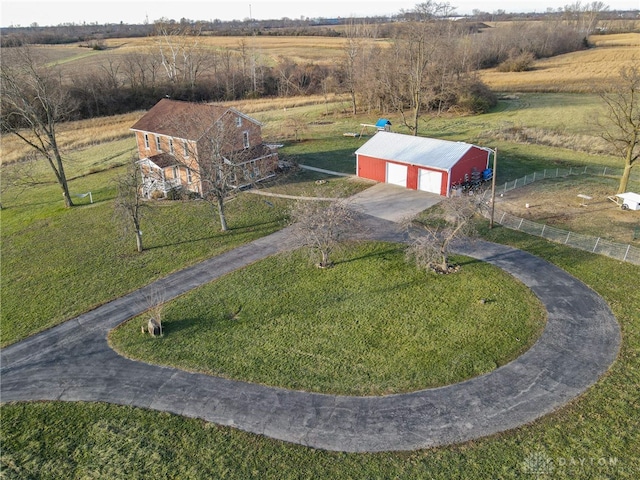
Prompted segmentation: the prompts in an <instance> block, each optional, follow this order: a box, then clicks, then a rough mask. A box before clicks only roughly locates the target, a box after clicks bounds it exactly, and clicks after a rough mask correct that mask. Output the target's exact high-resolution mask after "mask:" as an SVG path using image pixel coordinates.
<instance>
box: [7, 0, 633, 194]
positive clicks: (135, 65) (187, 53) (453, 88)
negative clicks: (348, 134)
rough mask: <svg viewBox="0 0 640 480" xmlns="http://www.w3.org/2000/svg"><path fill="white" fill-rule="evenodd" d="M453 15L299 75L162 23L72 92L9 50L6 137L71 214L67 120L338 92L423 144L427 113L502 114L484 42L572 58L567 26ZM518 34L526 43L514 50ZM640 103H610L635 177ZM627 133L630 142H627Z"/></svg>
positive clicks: (25, 53) (441, 12) (410, 26)
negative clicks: (211, 47)
mask: <svg viewBox="0 0 640 480" xmlns="http://www.w3.org/2000/svg"><path fill="white" fill-rule="evenodd" d="M450 13H451V9H450V7H449V5H448V4H446V3H445V4H440V3H436V2H432V1H429V2H426V3H423V4H420V5H418V6H417V7H416V9H415V11H414V15H415V19H414V21H413V22H407V23H406V24H403V25H402V26H401V27H398V28H397V29H396V31H395V34H394V37H393V40H392V41H391V42H389V43H387V44H385V45H380V44H379V43H377V42H373V41H371V40H372V35H373V33H375V32H373V31H372V30H371V29H370V28H369V27H368V26H366V25H357V24H352V25H351V26H350V28H349V29H348V31H347V38H346V40H345V46H344V53H343V56H342V59H341V60H340V61H339V62H337V64H336V65H334V66H331V67H329V66H316V65H308V66H299V65H296V64H294V63H293V62H291V61H288V60H282V61H281V62H280V63H279V64H278V65H276V66H270V67H268V66H266V64H265V62H264V61H262V60H261V57H260V55H259V50H258V49H257V48H256V47H255V45H254V44H252V43H251V42H252V41H251V39H247V40H246V41H243V42H241V44H240V45H239V46H238V48H237V49H236V50H235V51H232V50H230V49H227V50H221V51H218V52H210V51H207V50H205V49H204V48H203V46H202V45H201V44H200V37H198V36H192V35H186V34H185V32H184V31H183V30H181V29H178V30H176V29H174V28H172V27H171V25H164V26H163V25H162V24H159V25H157V28H158V32H159V33H160V35H159V36H158V37H156V38H157V43H156V45H155V46H154V47H153V48H152V50H151V51H147V52H140V53H136V54H132V55H130V56H127V57H126V58H125V59H123V60H119V61H116V60H111V61H109V62H107V63H106V64H105V65H103V66H102V69H101V70H100V71H99V72H94V73H89V74H86V75H85V76H84V77H77V78H74V79H72V80H73V81H72V82H70V81H69V80H70V79H69V78H65V77H64V75H62V73H61V71H59V70H58V69H57V68H56V67H49V66H46V64H45V63H44V62H41V61H40V60H39V59H38V58H36V57H35V56H34V55H33V52H32V51H31V49H29V48H28V47H20V48H13V49H8V50H7V51H4V52H3V62H2V66H1V82H2V84H1V87H2V104H1V107H2V114H1V125H0V127H1V129H2V132H3V133H13V134H15V135H17V136H19V137H20V138H21V139H22V140H23V141H25V142H26V143H28V144H29V145H30V146H31V147H32V148H33V151H34V152H36V153H37V154H39V155H40V156H41V157H42V158H44V159H45V160H46V161H47V162H48V164H49V166H50V167H51V170H52V171H53V173H54V175H55V176H56V179H57V181H58V183H59V184H60V187H61V189H62V192H63V197H64V200H65V205H67V206H71V205H72V201H71V197H70V195H69V191H68V186H67V180H66V176H65V172H64V162H63V159H62V154H61V152H60V148H59V146H58V143H57V137H56V126H57V124H58V123H59V122H61V121H65V120H68V119H71V118H77V117H78V116H81V115H88V116H95V115H106V114H111V113H115V112H116V111H119V108H121V106H122V105H124V104H126V105H127V108H140V107H149V106H151V105H153V104H154V103H155V102H156V101H157V99H158V97H159V96H160V95H158V93H160V92H167V91H168V92H171V94H172V95H171V96H173V97H174V98H175V97H177V98H184V97H186V98H184V99H188V100H221V99H227V100H228V99H233V98H239V97H242V96H247V95H255V96H260V95H265V94H276V93H279V94H282V95H290V94H295V95H300V94H310V93H317V92H323V93H326V92H328V91H335V92H347V93H348V94H349V96H350V98H351V103H352V110H353V113H354V114H355V113H357V111H358V110H359V109H366V110H376V111H381V112H390V111H393V112H396V113H397V114H398V115H399V116H400V117H401V119H402V122H403V123H404V125H405V126H406V127H407V128H408V129H409V130H410V131H411V132H413V134H415V135H417V134H418V133H419V131H420V126H421V122H423V121H424V120H425V118H428V117H427V114H431V115H434V114H435V115H437V114H439V113H442V112H444V111H451V110H452V109H454V110H466V111H473V112H479V111H485V110H487V109H488V108H490V107H491V106H492V105H493V102H495V98H494V97H493V95H492V94H491V92H490V91H489V90H488V89H487V88H486V87H485V86H484V85H483V84H482V83H481V82H480V81H479V80H478V79H477V78H476V76H475V71H476V69H477V68H478V66H479V65H481V64H482V63H484V62H486V60H483V57H481V56H479V55H478V52H482V51H484V50H482V49H478V44H480V43H484V45H488V46H486V47H484V48H485V49H486V50H487V51H493V50H492V46H494V45H495V46H497V47H496V49H497V50H496V51H502V53H501V54H500V55H505V54H506V53H505V52H504V48H503V46H504V45H505V44H506V43H510V44H511V45H512V46H511V48H514V47H513V45H519V47H517V48H520V49H530V48H532V46H534V45H538V46H540V48H541V50H540V52H545V51H546V50H545V48H547V49H549V48H550V49H551V50H549V51H552V50H553V51H555V50H557V48H569V44H570V42H568V41H558V38H564V36H565V35H566V36H568V37H569V38H571V39H573V40H576V38H578V37H575V36H570V35H569V34H568V33H566V32H565V31H564V30H562V29H559V28H556V29H551V30H548V31H546V33H547V35H541V34H540V32H538V31H535V35H533V36H531V37H530V36H529V35H527V29H520V30H518V29H517V28H516V27H514V28H513V29H509V28H507V29H504V30H502V33H500V34H499V35H504V37H503V40H502V41H501V42H498V41H496V42H495V44H491V42H489V41H487V40H488V39H490V38H495V35H496V34H493V33H492V34H488V33H487V32H482V33H474V32H471V31H469V30H468V29H465V28H463V27H461V26H460V24H457V23H456V22H452V21H450V20H448V19H447V17H448V15H449V14H450ZM559 31H560V33H559ZM562 32H564V33H562ZM489 35H493V37H491V36H489ZM510 35H512V36H513V38H515V37H517V38H519V39H520V40H521V42H520V43H517V42H515V41H511V42H507V40H506V39H509V38H512V37H510ZM567 42H568V43H567ZM553 45H556V46H555V47H553ZM574 46H575V45H574ZM500 49H502V50H500ZM485 53H486V52H485ZM500 55H498V58H500ZM637 70H638V69H637V68H636V69H632V70H630V71H628V72H627V73H626V75H625V76H623V77H622V80H623V82H622V85H623V87H621V88H623V90H624V91H622V90H621V92H622V93H620V95H622V96H623V97H621V98H626V97H625V95H626V96H628V95H629V94H632V95H637V88H638V85H637V81H636V82H635V83H634V80H633V79H634V78H636V77H637V75H638V74H637ZM634 72H635V73H634ZM630 92H631V93H630ZM634 92H635V93H634ZM165 95H166V93H165ZM163 96H164V95H163ZM608 98H609V97H608ZM633 98H635V97H633ZM636 101H637V100H636ZM636 101H634V102H631V103H623V102H621V101H618V102H609V111H610V112H614V111H615V112H618V111H620V113H616V114H615V115H613V114H612V116H613V119H614V122H613V123H614V125H615V119H616V118H621V119H622V120H621V121H625V119H627V118H630V119H632V120H631V121H630V122H627V123H626V124H624V125H621V124H619V125H618V126H617V128H616V127H614V131H623V133H624V134H623V135H622V137H623V138H622V139H621V138H620V135H618V136H617V137H615V136H614V135H611V134H610V135H609V136H608V138H609V139H610V141H611V142H615V143H612V144H615V145H616V146H618V145H620V144H622V145H623V146H622V147H620V148H623V149H626V150H625V152H629V151H630V153H625V156H626V158H628V160H627V164H628V165H629V168H631V165H632V164H633V163H634V162H635V161H636V159H637V118H636V117H637V110H638V107H637V103H635V102H636ZM147 102H149V103H148V104H146V103H147ZM627 113H628V114H629V115H627ZM633 122H636V123H633ZM609 123H610V124H611V122H609ZM619 123H620V121H619ZM629 128H630V129H631V132H628V133H627V130H628V129H629ZM625 129H627V130H625ZM633 132H635V133H633ZM632 133H633V134H634V135H635V137H633V136H632ZM614 137H615V138H614ZM629 145H630V146H629ZM625 187H626V185H625ZM621 188H622V186H621Z"/></svg>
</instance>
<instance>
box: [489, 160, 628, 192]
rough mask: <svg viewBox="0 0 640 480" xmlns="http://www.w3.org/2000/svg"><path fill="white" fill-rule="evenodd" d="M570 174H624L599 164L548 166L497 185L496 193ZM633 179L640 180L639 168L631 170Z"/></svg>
mask: <svg viewBox="0 0 640 480" xmlns="http://www.w3.org/2000/svg"><path fill="white" fill-rule="evenodd" d="M570 175H593V176H599V177H620V176H622V169H621V168H613V167H599V166H591V165H589V166H585V167H570V168H546V169H544V170H543V171H541V172H533V173H532V174H529V175H525V176H524V177H521V178H517V179H515V180H512V181H510V182H505V183H504V184H500V185H496V193H497V194H500V193H506V192H508V191H510V190H514V189H516V188H519V187H524V186H525V185H529V184H530V183H533V182H536V181H538V180H544V179H545V178H558V177H568V176H570ZM631 180H632V181H640V171H639V170H638V169H636V170H631Z"/></svg>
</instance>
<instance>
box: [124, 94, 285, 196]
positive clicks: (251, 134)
mask: <svg viewBox="0 0 640 480" xmlns="http://www.w3.org/2000/svg"><path fill="white" fill-rule="evenodd" d="M130 129H131V130H132V131H134V132H135V135H136V141H137V144H138V155H139V158H140V160H139V163H140V167H141V171H142V195H143V196H145V197H147V198H149V197H151V196H156V195H160V196H166V195H167V193H168V192H169V191H171V190H172V189H176V188H177V189H182V190H186V191H189V192H193V193H196V194H198V195H206V194H207V183H208V182H207V178H206V177H207V175H212V173H211V172H222V171H223V170H224V171H225V172H226V173H225V174H229V175H230V176H229V177H228V178H229V182H230V183H231V184H232V185H233V186H234V187H242V186H246V185H249V184H251V183H254V182H257V181H260V180H263V179H265V178H267V177H270V176H272V175H273V174H274V172H275V170H276V168H277V166H278V152H277V150H275V149H274V148H271V147H268V146H267V145H265V144H264V143H263V141H262V124H261V123H260V122H258V121H257V120H255V119H254V118H251V117H250V116H248V115H245V114H244V113H242V112H240V111H238V110H236V109H234V108H230V107H226V106H223V105H212V104H204V103H192V102H183V101H177V100H170V99H167V98H164V99H162V100H160V101H159V102H158V103H157V104H156V105H155V106H153V107H152V108H151V109H150V110H149V111H148V112H147V113H146V114H145V115H144V116H143V117H142V118H141V119H140V120H138V121H137V122H136V123H135V124H134V125H133V126H132V127H131V128H130ZM218 174H219V173H218ZM213 175H216V173H213Z"/></svg>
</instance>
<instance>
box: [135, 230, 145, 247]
mask: <svg viewBox="0 0 640 480" xmlns="http://www.w3.org/2000/svg"><path fill="white" fill-rule="evenodd" d="M136 247H137V249H138V252H142V250H144V248H143V247H142V233H141V232H140V230H136Z"/></svg>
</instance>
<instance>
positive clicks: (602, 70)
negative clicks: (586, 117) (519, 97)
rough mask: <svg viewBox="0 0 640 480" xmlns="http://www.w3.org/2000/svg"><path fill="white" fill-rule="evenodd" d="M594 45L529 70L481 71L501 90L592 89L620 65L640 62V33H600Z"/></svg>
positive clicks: (583, 90)
mask: <svg viewBox="0 0 640 480" xmlns="http://www.w3.org/2000/svg"><path fill="white" fill-rule="evenodd" d="M590 43H591V44H592V45H594V47H593V48H590V49H588V50H583V51H580V52H573V53H567V54H565V55H558V56H556V57H551V58H545V59H541V60H538V61H536V62H535V64H534V67H533V70H531V71H528V72H515V73H511V72H510V73H502V72H498V71H497V70H496V69H489V70H484V71H481V72H480V78H481V79H482V80H483V81H484V82H485V83H486V84H487V85H488V86H489V87H490V88H491V89H493V90H496V91H501V92H578V93H590V92H594V91H597V90H599V89H601V88H603V87H606V85H607V83H608V82H609V81H610V80H611V79H612V78H614V77H615V76H616V75H617V73H618V71H619V70H620V68H621V67H624V66H631V65H639V66H640V33H625V34H613V35H597V36H593V37H591V38H590Z"/></svg>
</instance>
